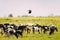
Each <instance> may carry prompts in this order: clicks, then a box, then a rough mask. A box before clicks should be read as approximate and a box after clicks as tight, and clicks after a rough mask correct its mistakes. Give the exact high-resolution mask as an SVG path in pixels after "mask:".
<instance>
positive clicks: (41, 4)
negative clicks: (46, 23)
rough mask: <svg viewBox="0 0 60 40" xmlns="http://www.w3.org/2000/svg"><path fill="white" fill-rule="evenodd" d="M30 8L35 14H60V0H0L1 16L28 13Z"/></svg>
mask: <svg viewBox="0 0 60 40" xmlns="http://www.w3.org/2000/svg"><path fill="white" fill-rule="evenodd" d="M29 9H31V10H32V13H31V15H33V16H48V15H50V14H52V13H53V14H54V15H60V0H0V17H3V16H8V15H9V14H10V13H12V14H13V15H14V16H18V15H20V16H22V15H28V10H29Z"/></svg>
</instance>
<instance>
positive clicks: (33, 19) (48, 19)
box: [0, 17, 60, 40]
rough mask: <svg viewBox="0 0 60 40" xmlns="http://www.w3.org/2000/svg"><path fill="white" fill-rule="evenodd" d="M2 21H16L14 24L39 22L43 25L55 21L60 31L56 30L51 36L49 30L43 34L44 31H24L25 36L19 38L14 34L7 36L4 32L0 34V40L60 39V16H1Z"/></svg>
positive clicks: (0, 21) (0, 20)
mask: <svg viewBox="0 0 60 40" xmlns="http://www.w3.org/2000/svg"><path fill="white" fill-rule="evenodd" d="M0 23H14V24H20V23H22V24H27V23H33V24H37V23H38V24H41V25H50V23H53V24H54V25H55V26H56V27H57V28H58V32H55V34H54V35H51V36H49V32H47V33H46V34H43V32H42V33H40V34H38V33H35V34H33V33H32V31H31V33H30V34H27V33H26V32H24V33H23V37H19V38H18V39H17V38H15V36H14V35H12V36H10V37H6V35H5V34H3V35H0V40H60V17H19V18H18V17H4V18H0ZM30 28H31V27H30ZM31 30H32V28H31Z"/></svg>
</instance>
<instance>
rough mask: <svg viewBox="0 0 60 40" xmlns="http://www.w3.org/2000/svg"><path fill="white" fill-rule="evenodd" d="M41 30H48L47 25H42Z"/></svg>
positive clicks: (44, 31)
mask: <svg viewBox="0 0 60 40" xmlns="http://www.w3.org/2000/svg"><path fill="white" fill-rule="evenodd" d="M41 30H43V33H44V34H45V33H46V32H47V31H49V26H44V25H43V26H42V27H41Z"/></svg>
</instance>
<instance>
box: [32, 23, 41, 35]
mask: <svg viewBox="0 0 60 40" xmlns="http://www.w3.org/2000/svg"><path fill="white" fill-rule="evenodd" d="M40 27H41V26H40V25H39V24H36V25H33V27H32V29H33V33H35V31H36V32H38V33H39V34H40V30H39V28H40Z"/></svg>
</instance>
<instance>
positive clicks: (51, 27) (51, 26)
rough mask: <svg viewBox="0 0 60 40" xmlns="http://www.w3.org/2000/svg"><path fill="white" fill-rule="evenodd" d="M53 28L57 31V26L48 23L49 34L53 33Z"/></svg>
mask: <svg viewBox="0 0 60 40" xmlns="http://www.w3.org/2000/svg"><path fill="white" fill-rule="evenodd" d="M55 30H56V31H58V29H57V27H55V26H54V25H53V24H52V25H50V32H49V35H52V34H54V31H55Z"/></svg>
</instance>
